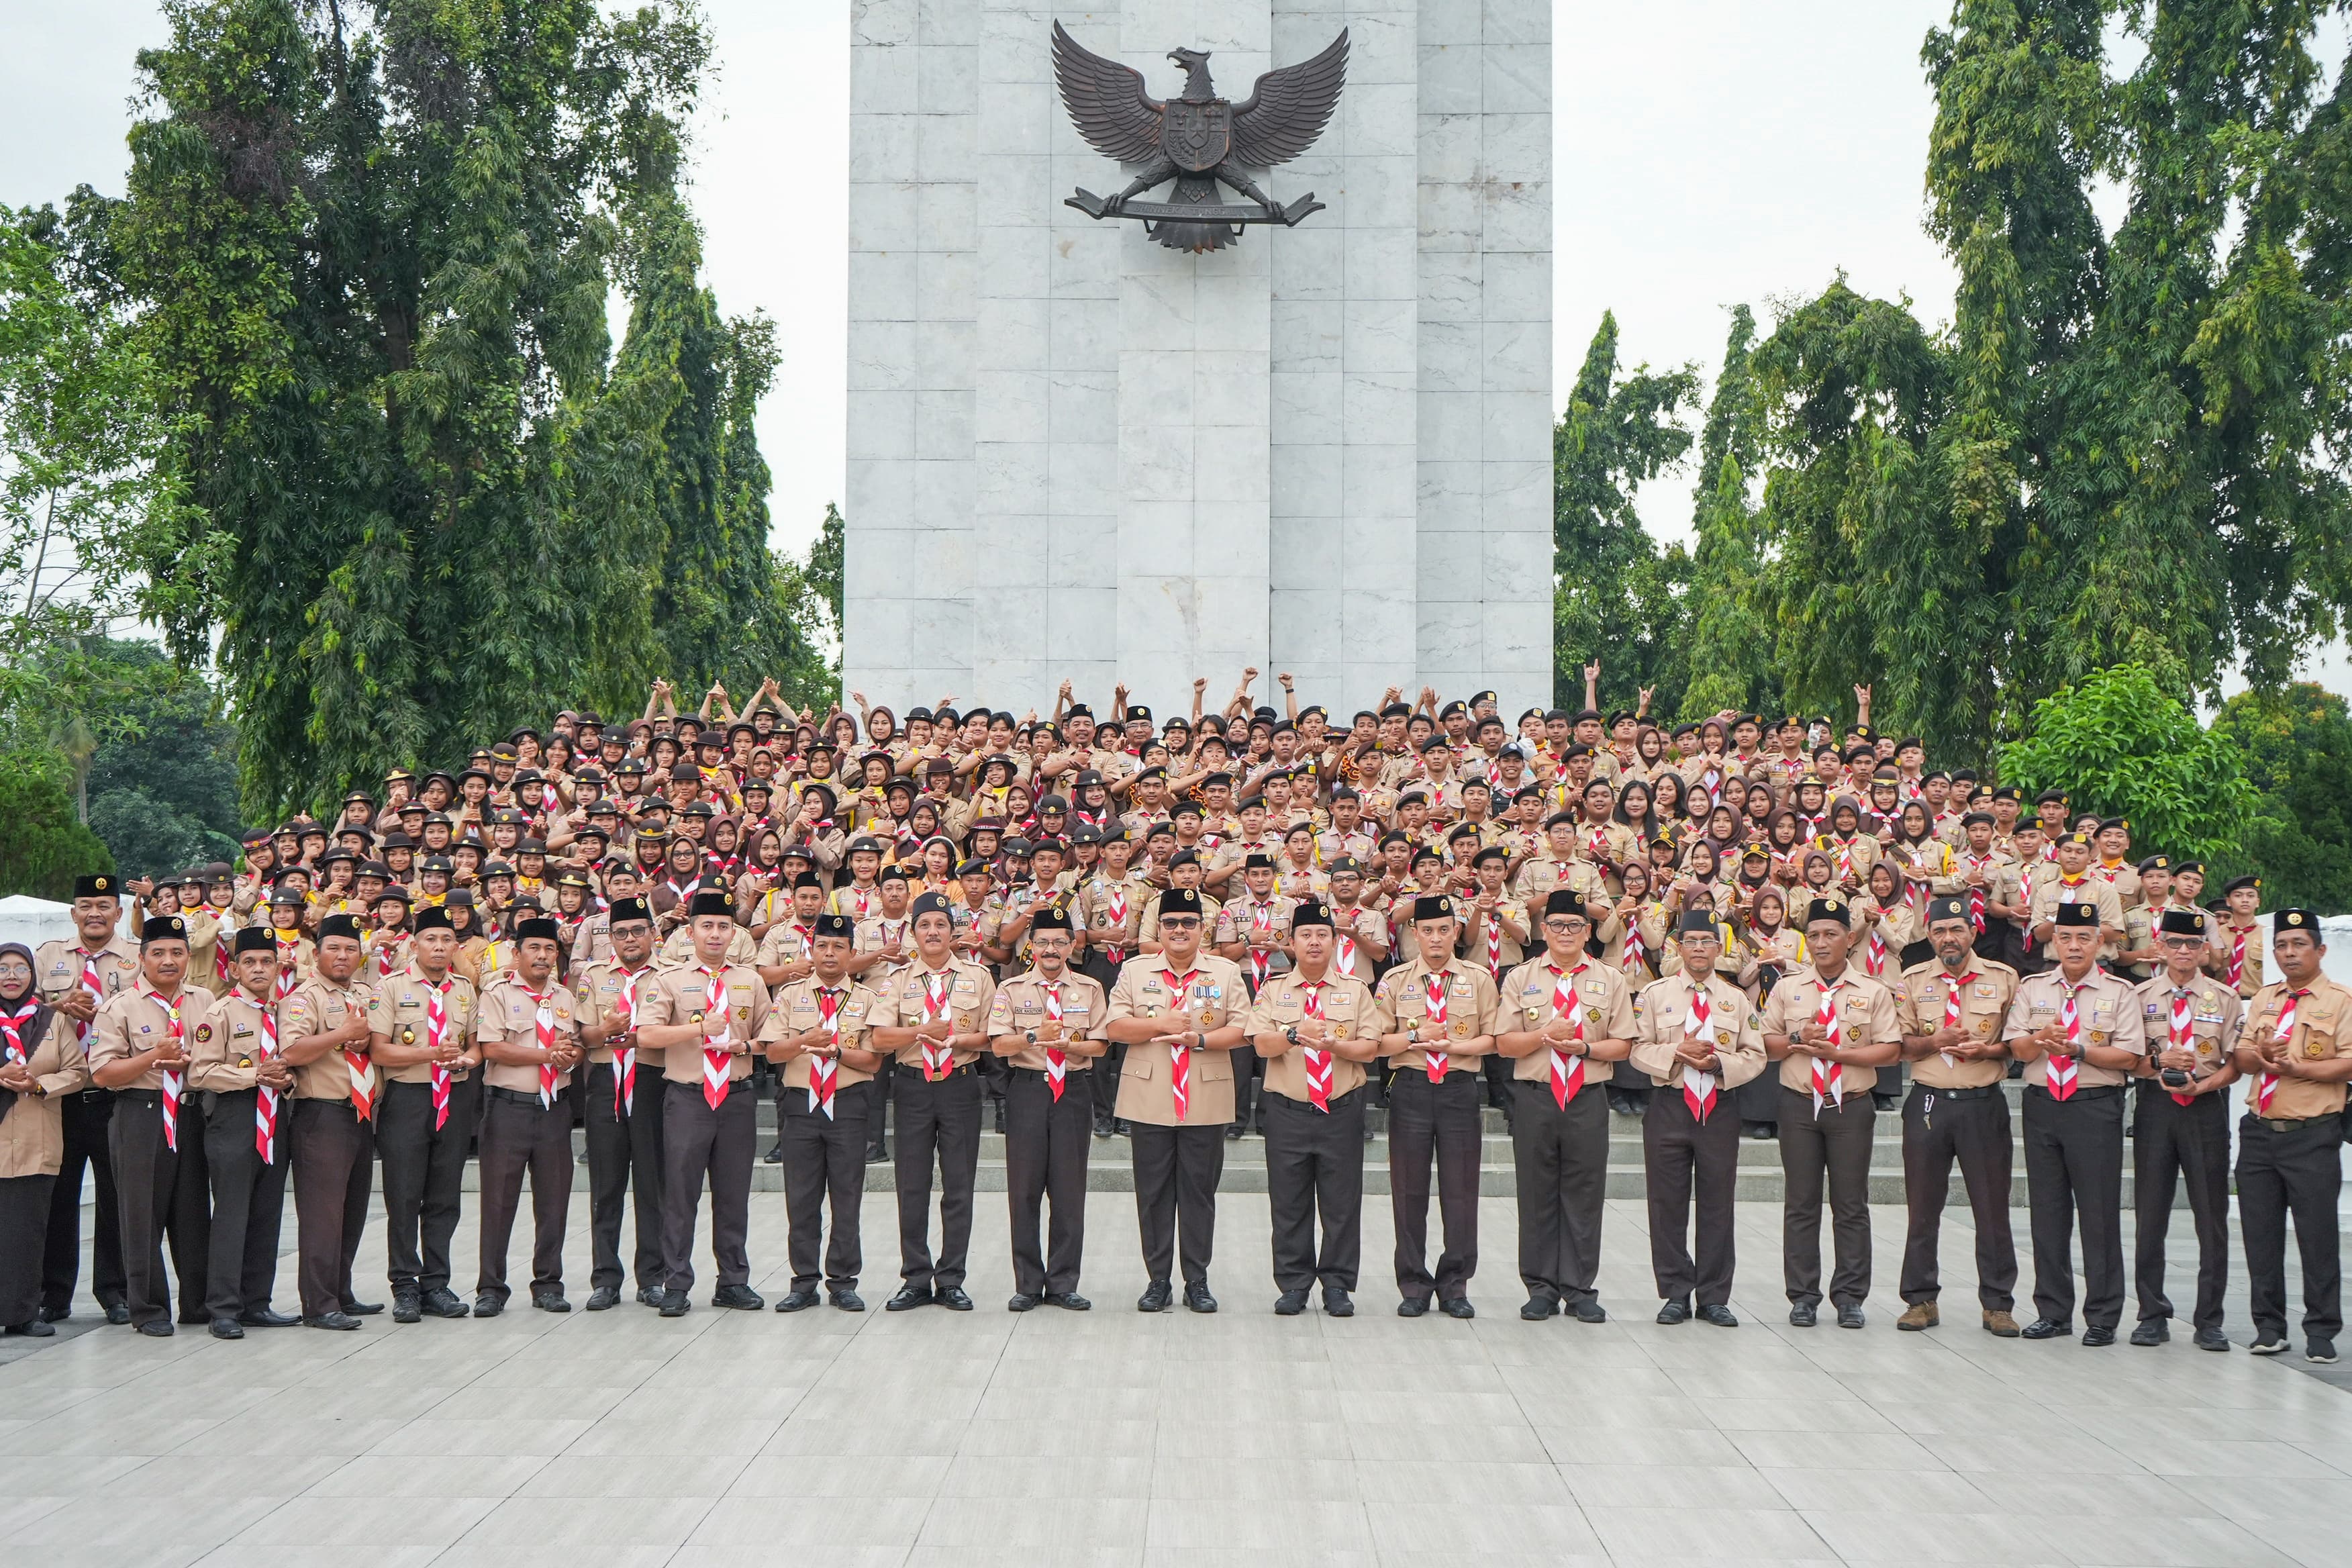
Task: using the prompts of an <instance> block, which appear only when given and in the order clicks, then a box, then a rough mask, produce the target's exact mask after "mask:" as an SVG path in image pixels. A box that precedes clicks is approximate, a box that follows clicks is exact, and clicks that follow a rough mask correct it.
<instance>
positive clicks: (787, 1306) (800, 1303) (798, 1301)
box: [776, 1290, 817, 1312]
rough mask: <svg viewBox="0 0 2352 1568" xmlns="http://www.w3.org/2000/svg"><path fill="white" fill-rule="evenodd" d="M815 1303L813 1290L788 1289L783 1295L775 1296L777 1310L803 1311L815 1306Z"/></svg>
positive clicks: (815, 1296)
mask: <svg viewBox="0 0 2352 1568" xmlns="http://www.w3.org/2000/svg"><path fill="white" fill-rule="evenodd" d="M816 1303H817V1294H816V1292H815V1291H814V1290H788V1291H786V1292H785V1293H784V1294H783V1295H782V1296H779V1297H777V1298H776V1310H777V1311H779V1312H805V1311H807V1310H809V1309H810V1308H811V1307H814V1306H815V1305H816Z"/></svg>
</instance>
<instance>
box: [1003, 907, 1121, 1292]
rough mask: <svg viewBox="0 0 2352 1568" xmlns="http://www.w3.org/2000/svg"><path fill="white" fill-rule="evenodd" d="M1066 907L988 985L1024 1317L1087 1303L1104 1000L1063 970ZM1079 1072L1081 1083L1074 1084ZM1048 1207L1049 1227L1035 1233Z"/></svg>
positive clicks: (1054, 910)
mask: <svg viewBox="0 0 2352 1568" xmlns="http://www.w3.org/2000/svg"><path fill="white" fill-rule="evenodd" d="M1072 924H1073V922H1072V921H1071V919H1070V915H1069V911H1068V910H1065V909H1064V908H1063V907H1062V906H1061V905H1059V904H1054V903H1048V904H1041V905H1039V906H1037V911H1036V914H1035V916H1034V918H1033V919H1032V920H1031V921H1030V925H1029V951H1030V956H1031V959H1032V961H1033V963H1032V967H1031V968H1030V969H1029V971H1028V972H1027V973H1024V974H1020V975H1016V976H1013V977H1012V978H1010V979H1007V980H1006V981H1005V982H1004V983H1003V984H1002V985H999V986H998V987H997V988H996V994H995V997H994V998H993V999H992V1002H991V1003H990V1005H989V1011H988V1036H989V1048H990V1049H991V1050H992V1051H994V1052H995V1053H996V1054H997V1055H999V1056H1000V1057H1003V1058H1005V1060H1006V1062H1007V1064H1008V1066H1009V1068H1010V1070H1011V1079H1010V1081H1009V1082H1008V1083H1007V1084H1006V1086H1005V1091H1004V1189H1005V1196H1006V1201H1007V1202H1008V1204H1009V1205H1011V1208H1012V1216H1013V1297H1012V1299H1011V1300H1008V1301H1007V1302H1006V1303H1005V1305H1006V1307H1007V1308H1008V1309H1009V1310H1013V1311H1015V1312H1025V1311H1028V1310H1030V1309H1031V1308H1033V1307H1034V1306H1036V1305H1037V1304H1038V1303H1039V1302H1040V1301H1043V1302H1045V1303H1046V1304H1048V1305H1050V1306H1055V1307H1061V1308H1065V1309H1066V1310H1071V1311H1079V1312H1082V1311H1085V1310H1087V1307H1088V1306H1089V1305H1091V1303H1089V1302H1088V1301H1087V1299H1086V1298H1085V1297H1084V1296H1081V1295H1079V1294H1078V1293H1077V1292H1078V1268H1079V1263H1080V1259H1081V1257H1082V1255H1083V1254H1084V1251H1085V1248H1086V1237H1087V1142H1088V1134H1089V1133H1090V1132H1092V1131H1093V1130H1094V1106H1095V1096H1094V1095H1093V1093H1092V1092H1091V1090H1090V1089H1089V1088H1088V1079H1091V1078H1092V1077H1093V1076H1094V1074H1095V1073H1096V1072H1097V1071H1098V1070H1100V1069H1098V1068H1096V1066H1095V1058H1097V1057H1099V1056H1100V1055H1101V1054H1102V1051H1103V1048H1104V1047H1105V1046H1106V1045H1107V1044H1108V1039H1107V1033H1106V1032H1107V1030H1108V1026H1109V998H1108V996H1107V995H1106V994H1105V993H1104V991H1103V988H1102V985H1101V984H1100V983H1098V982H1097V981H1096V980H1095V979H1094V978H1093V977H1092V976H1091V975H1086V974H1081V973H1078V972H1077V971H1076V970H1075V969H1072V968H1071V967H1070V949H1071V947H1072V945H1073V943H1074V941H1075V934H1074V932H1073V930H1072ZM1074 1072H1082V1073H1085V1074H1086V1075H1087V1077H1086V1078H1081V1079H1076V1080H1075V1081H1073V1080H1072V1079H1071V1077H1070V1075H1071V1074H1072V1073H1074ZM1048 1201H1050V1202H1051V1203H1052V1205H1053V1211H1054V1212H1053V1228H1052V1230H1051V1231H1050V1232H1049V1233H1048V1232H1045V1231H1043V1230H1042V1227H1041V1224H1040V1221H1041V1218H1042V1208H1043V1205H1045V1203H1047V1202H1048Z"/></svg>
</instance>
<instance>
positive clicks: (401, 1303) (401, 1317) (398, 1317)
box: [392, 1291, 425, 1323]
mask: <svg viewBox="0 0 2352 1568" xmlns="http://www.w3.org/2000/svg"><path fill="white" fill-rule="evenodd" d="M424 1316H425V1304H424V1303H423V1302H422V1301H420V1300H417V1299H416V1298H415V1297H414V1296H409V1295H404V1294H402V1293H400V1292H398V1291H394V1293H393V1298H392V1321H394V1322H395V1323H413V1322H415V1321H417V1320H418V1319H420V1318H422V1317H424Z"/></svg>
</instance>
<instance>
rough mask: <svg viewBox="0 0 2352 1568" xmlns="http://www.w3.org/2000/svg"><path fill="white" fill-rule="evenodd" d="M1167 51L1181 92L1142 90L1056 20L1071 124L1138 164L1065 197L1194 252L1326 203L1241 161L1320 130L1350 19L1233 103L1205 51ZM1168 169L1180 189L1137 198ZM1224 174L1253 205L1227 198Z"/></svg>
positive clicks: (1269, 161)
mask: <svg viewBox="0 0 2352 1568" xmlns="http://www.w3.org/2000/svg"><path fill="white" fill-rule="evenodd" d="M1168 58H1170V59H1171V60H1174V61H1175V62H1176V63H1177V64H1178V65H1180V66H1182V67H1183V68H1184V91H1183V93H1182V95H1181V96H1180V97H1177V98H1173V99H1171V100H1168V101H1166V102H1164V103H1163V102H1161V101H1160V100H1158V99H1156V98H1153V97H1152V96H1151V95H1150V94H1149V93H1147V92H1145V91H1144V90H1143V73H1142V72H1140V71H1139V70H1137V69H1135V68H1133V67H1132V66H1125V65H1121V64H1120V63H1119V62H1118V61H1117V60H1112V59H1105V58H1103V57H1102V56H1100V55H1098V54H1096V53H1094V52H1093V51H1091V50H1089V49H1087V48H1084V47H1081V46H1080V45H1079V43H1078V41H1077V40H1076V38H1073V37H1070V35H1069V32H1068V30H1067V29H1066V28H1065V27H1064V26H1062V24H1061V23H1059V22H1055V24H1054V79H1055V81H1056V82H1058V83H1059V84H1060V86H1061V89H1062V102H1063V104H1064V106H1065V107H1066V108H1067V109H1068V110H1069V111H1070V120H1071V121H1072V123H1074V124H1076V126H1077V128H1078V134H1079V135H1081V136H1083V137H1085V138H1086V139H1087V144H1088V145H1089V146H1091V147H1093V148H1094V150H1095V151H1096V152H1097V153H1101V154H1102V155H1103V156H1104V157H1106V158H1115V159H1117V160H1118V162H1120V163H1140V164H1142V165H1143V172H1142V173H1140V174H1137V175H1136V176H1135V179H1134V181H1133V183H1132V184H1129V186H1128V187H1127V189H1125V190H1123V191H1121V192H1119V193H1118V195H1115V196H1109V197H1103V196H1097V195H1094V194H1092V193H1091V192H1089V191H1086V190H1083V189H1082V190H1080V191H1079V192H1078V193H1077V194H1076V195H1074V196H1071V197H1068V198H1067V199H1066V202H1065V205H1068V206H1074V207H1076V208H1077V209H1078V210H1079V211H1080V212H1083V213H1086V214H1087V216H1090V217H1097V218H1103V217H1121V216H1127V217H1139V218H1142V219H1143V220H1144V221H1145V226H1146V231H1147V232H1148V233H1150V236H1151V237H1152V238H1154V239H1156V240H1158V241H1159V242H1160V244H1162V245H1164V246H1167V247H1169V248H1170V249H1171V250H1191V251H1202V250H1219V249H1222V248H1223V247H1225V246H1227V245H1230V244H1231V243H1233V242H1234V240H1235V239H1238V238H1239V237H1241V230H1240V227H1239V226H1240V225H1243V224H1248V223H1279V224H1283V225H1285V226H1290V225H1295V224H1297V222H1298V220H1299V219H1300V218H1302V217H1305V216H1307V214H1308V213H1311V212H1319V211H1321V210H1322V206H1323V204H1322V203H1320V202H1318V201H1317V200H1316V199H1315V194H1314V193H1313V192H1312V191H1310V192H1308V193H1307V195H1304V196H1302V197H1300V198H1299V199H1298V200H1297V201H1295V202H1292V203H1291V204H1290V205H1287V206H1284V205H1279V204H1277V203H1276V202H1275V201H1274V199H1273V198H1272V197H1270V196H1268V195H1266V194H1265V192H1264V191H1261V190H1259V189H1258V187H1257V185H1256V184H1255V182H1253V181H1252V180H1251V179H1250V177H1249V176H1248V175H1247V174H1244V173H1242V170H1243V169H1244V167H1248V168H1253V169H1266V168H1271V167H1273V166H1274V165H1275V164H1276V163H1288V162H1289V161H1290V160H1291V159H1293V158H1296V157H1297V156H1298V155H1299V154H1300V153H1304V152H1306V151H1307V148H1309V147H1311V146H1313V145H1314V144H1315V139H1316V138H1317V137H1318V136H1319V135H1321V134H1322V133H1323V127H1324V126H1325V125H1327V124H1328V123H1329V122H1330V120H1331V110H1333V109H1334V108H1335V107H1337V105H1338V104H1339V89H1340V87H1341V86H1342V85H1343V83H1344V81H1345V79H1346V77H1347V70H1348V34H1347V30H1346V29H1345V28H1342V29H1341V30H1340V33H1339V37H1336V38H1334V39H1332V40H1331V42H1330V44H1329V46H1328V47H1326V48H1325V49H1324V50H1323V52H1322V53H1321V54H1318V55H1317V56H1316V57H1315V58H1312V59H1308V60H1302V61H1301V62H1299V63H1298V64H1297V65H1295V66H1284V67H1282V68H1280V69H1278V70H1270V71H1267V72H1266V73H1265V75H1264V76H1261V77H1259V78H1258V79H1257V86H1256V87H1255V88H1253V89H1251V90H1250V95H1249V96H1248V97H1247V98H1245V99H1244V100H1242V101H1241V102H1239V103H1233V102H1230V101H1228V100H1225V99H1223V98H1220V97H1218V96H1217V90H1216V87H1215V85H1214V84H1213V83H1212V82H1211V81H1210V79H1209V57H1208V54H1207V52H1206V51H1204V50H1201V49H1171V50H1169V51H1168ZM1170 180H1173V181H1175V182H1176V189H1175V192H1174V194H1173V195H1171V197H1170V199H1169V200H1168V201H1166V202H1150V203H1138V202H1136V201H1135V198H1136V197H1137V196H1139V195H1142V194H1143V193H1144V192H1145V191H1148V190H1150V189H1151V188H1152V187H1153V186H1155V185H1161V184H1167V183H1168V182H1169V181H1170ZM1220 182H1222V183H1223V184H1226V185H1229V186H1231V187H1232V188H1233V189H1234V190H1235V191H1238V192H1240V193H1241V194H1242V195H1244V196H1246V197H1248V198H1249V201H1250V202H1251V203H1252V204H1255V205H1240V204H1237V203H1227V202H1224V201H1223V200H1222V199H1220V197H1219V196H1218V195H1217V185H1218V184H1219V183H1220Z"/></svg>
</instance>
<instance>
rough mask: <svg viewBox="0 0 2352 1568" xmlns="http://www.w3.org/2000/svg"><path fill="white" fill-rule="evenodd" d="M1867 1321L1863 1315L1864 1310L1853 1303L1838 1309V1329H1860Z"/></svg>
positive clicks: (1849, 1302)
mask: <svg viewBox="0 0 2352 1568" xmlns="http://www.w3.org/2000/svg"><path fill="white" fill-rule="evenodd" d="M1866 1321H1868V1320H1866V1319H1864V1317H1863V1315H1862V1309H1861V1308H1860V1307H1857V1306H1855V1305H1854V1304H1853V1302H1851V1301H1848V1302H1847V1303H1846V1304H1845V1305H1844V1306H1843V1307H1840V1308H1839V1309H1838V1327H1839V1328H1841V1329H1858V1328H1861V1327H1863V1325H1864V1323H1865V1322H1866Z"/></svg>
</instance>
